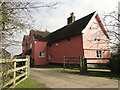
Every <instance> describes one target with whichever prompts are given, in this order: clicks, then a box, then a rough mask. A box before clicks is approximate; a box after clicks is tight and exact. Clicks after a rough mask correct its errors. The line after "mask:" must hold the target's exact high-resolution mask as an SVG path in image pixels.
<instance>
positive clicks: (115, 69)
mask: <svg viewBox="0 0 120 90" xmlns="http://www.w3.org/2000/svg"><path fill="white" fill-rule="evenodd" d="M109 67H110V69H111V72H112V73H119V74H120V58H119V56H118V55H114V56H112V58H111V59H110V62H109Z"/></svg>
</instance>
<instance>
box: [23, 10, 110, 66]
mask: <svg viewBox="0 0 120 90" xmlns="http://www.w3.org/2000/svg"><path fill="white" fill-rule="evenodd" d="M67 21H68V25H66V26H64V27H62V28H60V29H58V30H56V31H55V32H53V33H49V32H48V31H45V32H42V31H34V30H31V31H30V34H29V35H25V36H24V38H23V43H22V48H23V53H22V55H21V57H25V55H27V54H28V55H30V56H31V62H32V63H34V64H35V65H44V64H47V63H63V56H68V57H72V56H73V57H78V56H85V57H86V58H109V57H110V50H109V37H108V34H107V32H106V30H105V28H104V26H103V24H102V22H101V20H100V17H99V15H98V14H97V13H96V12H93V13H91V14H89V15H87V16H85V17H83V18H81V19H79V20H76V21H75V16H74V14H73V13H71V16H70V17H69V18H68V19H67ZM91 62H93V61H91ZM94 62H95V61H94ZM96 62H98V61H96ZM99 62H100V61H99ZM105 62H106V61H105Z"/></svg>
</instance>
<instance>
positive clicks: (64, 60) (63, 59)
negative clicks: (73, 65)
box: [63, 56, 65, 69]
mask: <svg viewBox="0 0 120 90" xmlns="http://www.w3.org/2000/svg"><path fill="white" fill-rule="evenodd" d="M63 69H65V56H63Z"/></svg>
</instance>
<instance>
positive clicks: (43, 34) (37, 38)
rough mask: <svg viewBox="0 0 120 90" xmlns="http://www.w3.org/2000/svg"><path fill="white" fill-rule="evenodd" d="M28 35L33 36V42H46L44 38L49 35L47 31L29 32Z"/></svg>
mask: <svg viewBox="0 0 120 90" xmlns="http://www.w3.org/2000/svg"><path fill="white" fill-rule="evenodd" d="M30 33H31V34H32V35H33V38H34V40H35V41H46V40H45V37H46V36H47V35H49V34H50V32H48V31H45V32H43V31H36V30H31V31H30Z"/></svg>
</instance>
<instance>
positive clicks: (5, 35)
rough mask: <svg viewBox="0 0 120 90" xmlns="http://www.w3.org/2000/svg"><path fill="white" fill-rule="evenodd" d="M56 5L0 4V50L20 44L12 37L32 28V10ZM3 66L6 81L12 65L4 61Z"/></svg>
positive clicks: (39, 3) (29, 3)
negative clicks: (0, 48)
mask: <svg viewBox="0 0 120 90" xmlns="http://www.w3.org/2000/svg"><path fill="white" fill-rule="evenodd" d="M56 4H57V3H41V2H37V3H36V2H29V1H27V2H0V5H1V7H0V15H1V16H0V46H1V47H2V48H7V47H9V46H11V45H18V44H19V43H21V42H19V40H16V39H14V36H15V35H16V34H17V33H21V32H25V31H26V30H30V29H32V28H33V23H34V19H32V15H31V12H32V10H34V9H36V8H44V7H54V6H55V5H56ZM0 54H1V53H0ZM6 56H7V55H6ZM6 58H8V57H5V59H6ZM0 66H1V64H0ZM3 66H4V67H2V80H3V79H4V80H3V81H6V80H7V77H8V76H6V73H7V71H8V70H9V69H10V68H12V65H11V64H10V63H7V59H6V63H5V64H4V65H3ZM0 69H1V67H0ZM0 83H1V82H0ZM3 83H4V82H3Z"/></svg>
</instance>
